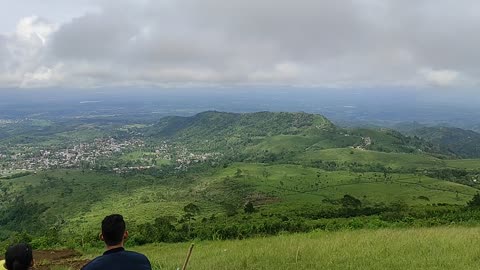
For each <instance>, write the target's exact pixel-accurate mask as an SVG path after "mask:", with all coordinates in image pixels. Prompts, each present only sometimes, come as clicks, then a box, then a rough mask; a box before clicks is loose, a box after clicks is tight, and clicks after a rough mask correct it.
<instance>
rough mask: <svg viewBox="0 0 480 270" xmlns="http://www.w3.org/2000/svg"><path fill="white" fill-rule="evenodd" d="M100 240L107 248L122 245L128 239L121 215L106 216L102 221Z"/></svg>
mask: <svg viewBox="0 0 480 270" xmlns="http://www.w3.org/2000/svg"><path fill="white" fill-rule="evenodd" d="M100 237H101V239H102V240H103V241H104V242H105V244H106V245H107V247H110V246H118V245H122V246H123V243H124V241H125V239H127V237H128V232H127V231H126V227H125V221H124V220H123V217H122V215H118V214H114V215H110V216H106V217H105V218H104V219H103V221H102V234H101V236H100Z"/></svg>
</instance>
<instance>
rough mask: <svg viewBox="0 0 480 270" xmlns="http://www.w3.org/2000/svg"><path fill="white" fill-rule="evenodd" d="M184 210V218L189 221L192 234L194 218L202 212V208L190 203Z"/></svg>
mask: <svg viewBox="0 0 480 270" xmlns="http://www.w3.org/2000/svg"><path fill="white" fill-rule="evenodd" d="M183 211H184V212H185V214H184V215H183V217H182V219H183V220H186V221H188V234H189V235H190V231H191V226H192V220H195V215H197V214H198V213H199V212H200V208H199V207H198V206H197V205H196V204H193V203H189V204H187V205H185V207H183Z"/></svg>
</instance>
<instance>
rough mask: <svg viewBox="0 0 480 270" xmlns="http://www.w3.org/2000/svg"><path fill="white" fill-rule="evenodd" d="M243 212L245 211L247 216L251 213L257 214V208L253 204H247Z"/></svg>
mask: <svg viewBox="0 0 480 270" xmlns="http://www.w3.org/2000/svg"><path fill="white" fill-rule="evenodd" d="M243 211H245V213H246V214H251V213H253V212H255V207H254V206H253V203H252V202H247V203H246V204H245V205H244V206H243Z"/></svg>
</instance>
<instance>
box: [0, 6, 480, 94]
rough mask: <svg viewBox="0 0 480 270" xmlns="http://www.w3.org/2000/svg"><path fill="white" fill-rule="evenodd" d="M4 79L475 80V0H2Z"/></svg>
mask: <svg viewBox="0 0 480 270" xmlns="http://www.w3.org/2000/svg"><path fill="white" fill-rule="evenodd" d="M0 6H1V7H2V8H1V9H0V88H17V87H18V88H36V87H76V88H78V87H80V88H82V87H85V88H90V87H103V86H145V85H147V86H152V85H154V86H155V85H158V86H172V85H186V86H189V87H192V86H196V85H201V86H210V85H211V86H225V85H228V86H230V85H234V86H237V85H242V86H243V85H293V86H307V87H311V86H315V87H338V88H351V87H372V88H388V87H392V88H393V87H412V88H426V87H428V88H438V89H460V88H462V89H472V88H476V87H477V86H478V84H479V78H480V64H479V62H480V61H479V59H480V54H479V52H478V51H479V48H480V1H478V0H415V1H413V0H412V1H409V0H357V1H355V0H351V1H347V0H335V1H334V0H328V1H327V0H196V1H195V0H125V1H124V0H98V1H96V0H75V1H65V0H0Z"/></svg>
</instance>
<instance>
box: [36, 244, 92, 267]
mask: <svg viewBox="0 0 480 270" xmlns="http://www.w3.org/2000/svg"><path fill="white" fill-rule="evenodd" d="M33 258H35V269H37V270H50V269H71V270H79V269H81V268H82V266H84V265H85V264H86V263H88V260H85V259H82V258H81V254H80V253H79V252H77V251H75V250H72V249H65V250H35V251H34V252H33Z"/></svg>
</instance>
